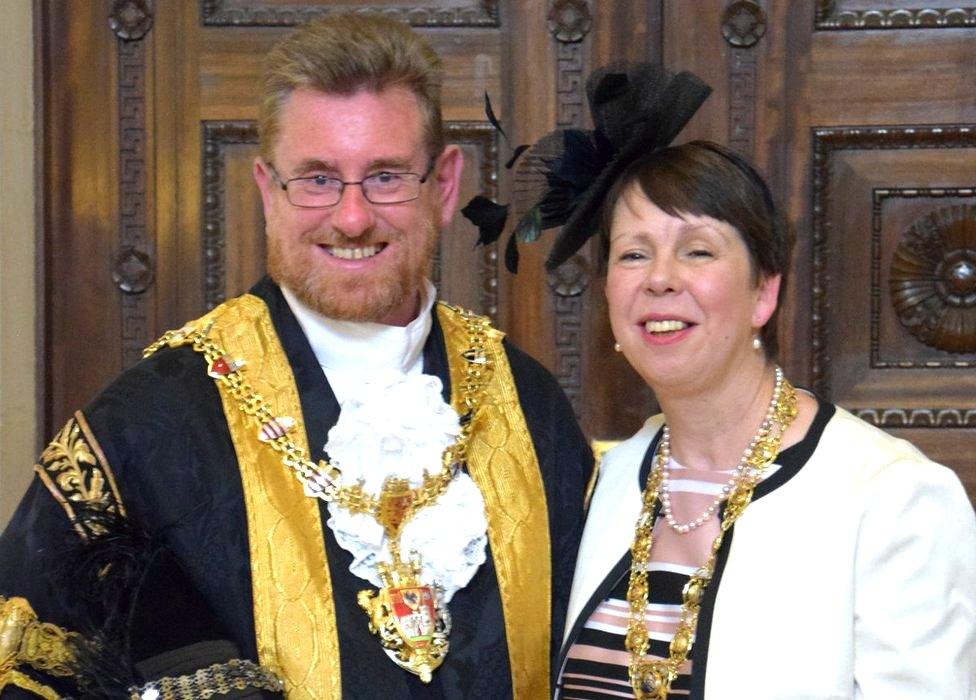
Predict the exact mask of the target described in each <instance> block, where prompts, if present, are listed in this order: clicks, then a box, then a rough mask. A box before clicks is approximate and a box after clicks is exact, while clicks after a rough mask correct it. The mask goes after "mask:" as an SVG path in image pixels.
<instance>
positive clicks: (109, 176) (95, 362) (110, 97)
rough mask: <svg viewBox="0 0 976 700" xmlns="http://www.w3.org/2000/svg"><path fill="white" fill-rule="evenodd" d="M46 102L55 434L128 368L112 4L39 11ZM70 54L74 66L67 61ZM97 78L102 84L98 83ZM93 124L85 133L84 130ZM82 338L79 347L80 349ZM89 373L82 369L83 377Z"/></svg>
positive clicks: (47, 388) (48, 375) (50, 418)
mask: <svg viewBox="0 0 976 700" xmlns="http://www.w3.org/2000/svg"><path fill="white" fill-rule="evenodd" d="M41 10H42V12H41V21H42V23H43V26H44V27H45V35H46V36H48V37H51V38H52V41H49V42H47V43H45V45H44V46H43V49H42V50H43V69H42V70H43V76H44V77H43V80H44V81H45V84H46V85H68V84H77V85H85V86H86V87H88V89H87V90H71V91H69V90H65V89H45V90H43V91H42V94H43V99H44V107H43V111H44V120H45V123H44V133H45V139H46V142H45V145H44V173H43V177H44V185H43V187H44V195H43V196H44V231H45V243H44V248H45V258H44V286H45V291H44V296H45V298H46V299H48V300H49V303H48V305H47V308H46V310H45V321H44V335H45V338H44V341H45V343H44V344H45V348H44V351H45V364H44V370H45V382H44V397H43V403H44V412H45V420H44V431H45V434H46V435H50V433H51V430H52V428H53V427H55V426H60V425H62V424H63V423H64V421H65V420H67V417H68V416H70V415H71V413H72V412H73V411H74V410H75V409H76V408H77V407H78V406H79V405H82V404H83V403H85V402H86V401H87V400H88V399H89V398H90V397H91V396H92V395H93V394H94V393H95V392H96V391H97V390H98V389H99V388H101V386H102V385H103V384H104V383H105V382H106V381H107V379H108V378H109V377H111V376H112V375H114V374H115V373H116V372H118V371H119V369H121V367H122V343H121V332H122V330H121V328H122V323H121V318H122V314H121V303H120V302H121V295H120V292H119V291H118V289H117V288H116V287H115V285H114V283H113V281H112V278H111V265H112V262H113V259H114V257H115V254H116V252H117V247H118V225H119V218H118V212H119V195H118V186H117V183H118V175H117V173H118V164H119V158H118V153H119V150H118V140H117V134H118V123H117V121H116V118H115V110H113V109H106V105H114V104H115V103H116V99H117V89H118V86H117V83H116V76H117V74H118V73H117V72H118V63H117V60H116V52H115V48H116V38H115V36H114V35H113V34H112V33H111V32H110V31H109V30H108V28H107V27H106V25H105V18H106V17H107V16H108V14H109V3H108V2H90V3H53V4H49V5H44V6H42V8H41ZM65 46H70V47H71V59H72V60H70V61H64V60H62V59H63V57H64V47H65ZM92 75H98V76H99V80H97V81H92V80H91V77H90V76H92ZM80 124H84V125H85V129H84V131H82V130H81V129H80V128H79V125H80ZM79 340H81V342H79ZM82 368H84V371H81V370H82Z"/></svg>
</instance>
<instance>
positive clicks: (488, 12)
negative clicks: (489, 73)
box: [200, 0, 500, 27]
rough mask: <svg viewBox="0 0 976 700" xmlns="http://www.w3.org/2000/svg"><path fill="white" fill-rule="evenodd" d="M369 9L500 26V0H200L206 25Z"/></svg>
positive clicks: (434, 23)
mask: <svg viewBox="0 0 976 700" xmlns="http://www.w3.org/2000/svg"><path fill="white" fill-rule="evenodd" d="M351 11H354V12H364V13H366V12H368V13H374V14H381V15H384V16H386V17H390V18H392V19H395V20H398V21H400V22H405V23H407V24H410V25H411V26H414V27H498V26H500V24H499V21H498V2H497V0H474V1H473V2H470V3H466V4H458V5H454V6H449V7H439V6H433V7H423V6H417V7H411V6H403V7H396V6H390V5H368V6H365V7H364V6H361V5H340V4H332V5H328V6H326V5H317V6H312V7H309V6H308V5H307V4H302V3H299V2H296V3H295V4H293V5H262V4H261V3H260V2H257V3H255V4H253V5H247V6H243V7H242V6H239V5H234V6H229V3H228V2H227V1H226V0H200V17H201V19H202V21H203V25H204V26H206V27H294V26H297V25H300V24H305V23H306V22H308V21H309V20H313V19H316V18H318V17H323V16H325V15H328V14H332V13H336V12H351Z"/></svg>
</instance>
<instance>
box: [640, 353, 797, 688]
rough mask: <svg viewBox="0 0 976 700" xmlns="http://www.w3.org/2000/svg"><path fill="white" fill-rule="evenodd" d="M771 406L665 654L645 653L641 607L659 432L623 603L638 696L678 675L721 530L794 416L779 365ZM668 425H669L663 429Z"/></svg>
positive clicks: (663, 465) (664, 453)
mask: <svg viewBox="0 0 976 700" xmlns="http://www.w3.org/2000/svg"><path fill="white" fill-rule="evenodd" d="M770 409H771V410H770V411H769V412H768V413H767V417H766V419H765V420H764V421H763V423H762V425H761V426H760V427H759V431H758V432H757V433H756V436H755V437H754V438H753V440H752V441H751V442H750V443H749V447H748V448H747V449H746V453H745V459H744V465H743V468H742V469H741V470H740V473H739V476H738V478H737V480H736V482H735V483H734V484H733V485H732V486H731V488H730V490H729V493H728V496H727V501H728V503H727V505H726V508H725V512H724V514H723V516H722V522H721V526H720V530H719V533H718V536H716V537H715V539H714V540H713V541H712V546H711V551H710V552H709V555H708V559H707V560H706V561H705V563H704V565H702V566H701V567H700V568H699V569H698V570H696V571H695V572H694V573H693V574H692V575H691V577H690V578H689V579H688V582H687V583H686V584H685V586H684V589H683V590H682V594H681V595H682V603H681V614H680V617H679V619H678V625H677V628H676V629H675V632H674V636H673V637H672V638H671V644H670V645H669V647H668V657H667V658H666V659H649V658H647V649H648V646H649V637H648V633H647V623H646V621H645V611H646V609H647V596H648V587H647V564H648V561H649V560H650V555H651V545H652V544H653V537H652V533H653V529H654V505H655V503H656V502H657V499H658V492H659V490H660V488H661V482H662V480H663V477H664V473H665V470H666V469H667V459H668V453H669V444H668V442H670V441H669V440H668V441H666V440H665V439H664V437H663V436H662V440H661V443H660V444H659V445H658V449H657V454H656V455H655V460H654V467H653V468H652V469H651V473H650V474H649V475H648V477H647V485H646V486H645V488H644V493H643V494H642V496H641V512H640V516H639V517H638V518H637V526H636V528H635V532H634V544H633V545H632V546H631V549H630V551H631V565H630V582H629V584H628V586H627V603H628V604H629V606H630V616H629V617H630V619H629V622H628V625H627V636H626V638H625V640H624V645H625V646H626V648H627V651H628V652H629V653H630V664H629V668H628V670H629V674H630V685H631V688H632V689H633V691H634V697H635V698H638V700H666V699H667V697H668V693H669V692H670V691H671V684H672V683H673V682H674V680H675V679H676V678H677V677H678V669H679V668H680V667H681V665H682V664H683V663H684V662H685V661H686V660H687V659H688V654H690V653H691V645H692V642H693V639H692V638H693V636H694V634H695V627H696V626H697V624H698V613H699V610H700V607H701V600H702V596H703V594H704V592H705V588H706V587H707V586H708V584H709V582H710V581H711V579H712V574H713V573H714V572H715V563H716V560H717V557H718V552H719V550H720V549H721V548H722V540H723V539H724V537H725V533H726V532H727V531H728V530H729V529H730V528H731V527H732V525H733V524H734V523H735V521H736V520H738V518H739V516H741V515H742V512H743V511H744V510H745V509H746V506H748V505H749V502H750V501H751V500H752V493H753V491H754V490H755V488H756V484H758V483H759V481H760V480H761V479H762V475H763V472H764V471H765V470H766V468H767V467H768V466H769V465H770V464H771V463H772V462H773V460H775V459H776V456H777V455H778V454H779V447H780V442H781V441H782V439H783V434H784V433H785V432H786V429H787V428H788V427H789V426H790V424H791V423H792V422H793V419H794V418H796V413H797V404H796V391H795V390H794V389H793V386H792V385H791V384H790V383H789V382H788V381H787V380H786V379H785V378H784V377H783V370H782V369H780V368H779V367H777V368H776V385H775V388H774V389H773V398H772V400H771V402H770ZM664 430H667V427H665V428H664Z"/></svg>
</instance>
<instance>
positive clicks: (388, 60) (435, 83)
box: [258, 13, 444, 163]
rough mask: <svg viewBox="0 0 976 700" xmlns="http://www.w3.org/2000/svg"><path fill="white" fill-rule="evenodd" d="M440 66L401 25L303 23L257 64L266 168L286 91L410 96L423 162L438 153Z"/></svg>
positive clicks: (357, 20) (379, 20)
mask: <svg viewBox="0 0 976 700" xmlns="http://www.w3.org/2000/svg"><path fill="white" fill-rule="evenodd" d="M441 80H442V74H441V60H440V57H439V56H438V55H437V54H436V53H435V52H434V50H433V49H432V48H431V47H430V45H429V44H427V42H426V41H424V40H423V39H422V38H420V36H419V35H417V34H416V33H414V32H413V30H411V29H410V27H408V26H407V25H405V24H403V23H401V22H397V21H395V20H392V19H389V18H387V17H382V16H380V15H371V14H358V13H357V14H352V13H340V14H334V15H329V16H327V17H324V18H322V19H320V20H316V21H314V22H310V23H309V24H307V25H305V26H304V27H302V28H300V29H299V30H297V31H296V32H294V33H293V34H291V35H289V36H288V37H286V38H285V39H283V40H282V41H281V42H279V43H278V44H277V45H276V46H275V47H274V48H273V49H271V51H270V52H269V53H268V55H267V56H266V57H265V59H264V81H263V84H262V89H261V104H260V115H259V118H258V134H259V136H260V139H261V156H262V157H263V158H264V159H265V160H266V161H268V162H269V163H270V162H272V153H273V151H274V145H275V141H276V139H277V136H278V117H279V114H280V112H281V107H282V105H283V104H284V102H285V100H286V99H288V96H289V95H291V93H292V91H293V90H296V89H299V88H308V89H311V90H317V91H319V92H324V93H331V94H338V95H351V94H353V93H355V92H357V91H358V90H361V89H367V90H370V91H372V92H380V91H381V90H384V89H386V88H390V87H395V86H399V87H403V88H406V89H408V90H410V92H412V93H413V94H414V95H415V96H416V97H417V102H418V104H419V105H420V110H421V116H422V119H423V124H424V141H425V144H424V145H425V146H426V147H427V149H428V155H430V156H431V157H434V156H436V155H437V154H438V153H440V152H441V150H442V149H443V148H444V130H443V126H442V121H441Z"/></svg>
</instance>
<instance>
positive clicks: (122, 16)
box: [108, 0, 153, 41]
mask: <svg viewBox="0 0 976 700" xmlns="http://www.w3.org/2000/svg"><path fill="white" fill-rule="evenodd" d="M152 23H153V15H152V0H115V2H113V3H112V14H111V15H109V18H108V24H109V27H111V28H112V31H113V32H115V35H116V36H117V37H118V38H119V39H122V40H123V41H138V40H139V39H141V38H142V37H144V36H146V34H147V33H148V32H149V30H150V29H151V28H152Z"/></svg>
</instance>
